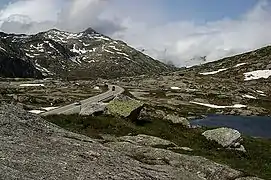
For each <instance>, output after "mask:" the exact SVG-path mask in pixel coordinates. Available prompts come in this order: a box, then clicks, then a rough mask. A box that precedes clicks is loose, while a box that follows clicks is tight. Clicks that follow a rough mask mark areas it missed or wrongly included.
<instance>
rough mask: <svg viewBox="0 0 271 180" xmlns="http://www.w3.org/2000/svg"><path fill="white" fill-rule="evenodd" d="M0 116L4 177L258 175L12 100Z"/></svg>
mask: <svg viewBox="0 0 271 180" xmlns="http://www.w3.org/2000/svg"><path fill="white" fill-rule="evenodd" d="M0 117H1V118H0V136H1V141H0V144H1V146H0V171H1V173H0V179H5V180H11V179H22V180H24V179H25V180H26V179H27V180H30V179H95V180H96V179H115V180H121V179H123V180H124V179H125V180H126V179H142V180H143V179H144V180H151V179H157V180H158V179H161V180H166V179H171V180H172V179H182V180H201V179H208V180H218V179H219V180H227V179H232V180H258V178H253V177H246V175H245V174H244V173H242V172H240V171H237V170H234V169H231V168H230V167H228V166H225V165H221V164H217V163H215V162H212V161H210V160H208V159H206V158H203V157H199V156H189V155H184V154H179V153H175V152H173V151H170V150H165V149H160V148H157V147H158V146H159V145H160V146H161V145H164V146H165V145H170V144H171V145H172V144H174V143H171V142H169V141H166V140H163V139H160V138H155V137H151V136H146V135H139V136H136V137H123V138H120V139H119V140H118V142H113V141H101V140H97V139H93V138H90V137H86V136H83V135H79V134H75V133H72V132H69V131H66V130H63V129H61V128H60V127H58V126H56V125H53V124H51V123H49V122H47V121H45V120H43V119H41V118H40V117H37V116H34V115H31V114H29V113H26V112H25V111H23V110H22V109H19V108H17V107H15V106H12V105H3V104H2V105H1V107H0ZM136 138H139V139H138V140H137V139H136ZM140 139H141V140H140ZM142 139H143V141H142ZM142 142H144V143H142ZM152 146H157V147H156V148H155V147H152Z"/></svg>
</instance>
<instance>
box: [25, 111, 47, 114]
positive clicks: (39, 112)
mask: <svg viewBox="0 0 271 180" xmlns="http://www.w3.org/2000/svg"><path fill="white" fill-rule="evenodd" d="M28 112H30V113H32V114H41V113H44V112H45V111H41V110H31V111H28Z"/></svg>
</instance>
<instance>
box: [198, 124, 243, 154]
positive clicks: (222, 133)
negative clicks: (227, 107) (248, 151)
mask: <svg viewBox="0 0 271 180" xmlns="http://www.w3.org/2000/svg"><path fill="white" fill-rule="evenodd" d="M202 135H203V136H205V137H206V139H208V140H212V141H216V142H217V143H218V144H220V145H221V146H223V147H224V148H229V149H235V150H239V151H245V148H244V147H243V146H242V145H241V141H242V137H241V133H240V132H239V131H237V130H235V129H231V128H225V127H223V128H218V129H213V130H208V131H205V132H204V133H202Z"/></svg>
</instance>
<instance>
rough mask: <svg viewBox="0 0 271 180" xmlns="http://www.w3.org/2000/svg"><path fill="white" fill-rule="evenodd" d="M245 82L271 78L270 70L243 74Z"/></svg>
mask: <svg viewBox="0 0 271 180" xmlns="http://www.w3.org/2000/svg"><path fill="white" fill-rule="evenodd" d="M244 76H245V81H250V80H256V79H261V78H264V79H267V78H269V76H271V70H257V71H252V72H247V73H244Z"/></svg>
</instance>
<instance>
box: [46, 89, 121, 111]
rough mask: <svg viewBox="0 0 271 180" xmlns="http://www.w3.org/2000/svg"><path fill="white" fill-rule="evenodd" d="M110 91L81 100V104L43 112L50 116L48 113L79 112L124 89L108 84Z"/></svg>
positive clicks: (114, 95)
mask: <svg viewBox="0 0 271 180" xmlns="http://www.w3.org/2000/svg"><path fill="white" fill-rule="evenodd" d="M113 86H115V91H112V87H113ZM108 89H109V90H108V91H106V92H104V93H102V94H99V95H97V96H93V97H90V98H88V99H85V100H82V101H79V102H80V103H81V105H76V104H75V103H73V104H70V105H67V106H63V107H60V108H57V109H54V110H51V111H48V112H45V113H42V114H41V115H42V116H48V115H57V114H66V115H68V114H77V113H79V112H80V110H81V107H82V106H86V105H88V104H91V103H97V102H102V101H107V100H111V99H113V98H114V97H116V96H117V95H119V94H121V93H123V92H124V89H123V88H122V87H119V86H116V85H108Z"/></svg>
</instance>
